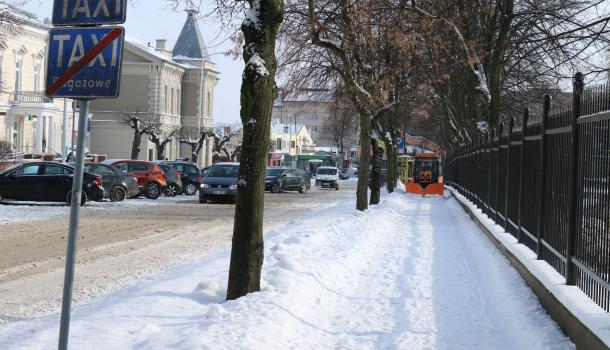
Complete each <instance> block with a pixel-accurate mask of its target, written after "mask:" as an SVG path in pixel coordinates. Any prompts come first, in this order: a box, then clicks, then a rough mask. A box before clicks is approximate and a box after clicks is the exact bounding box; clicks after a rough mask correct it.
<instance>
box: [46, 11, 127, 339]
mask: <svg viewBox="0 0 610 350" xmlns="http://www.w3.org/2000/svg"><path fill="white" fill-rule="evenodd" d="M126 10H127V0H90V1H85V2H83V1H82V0H54V4H53V25H54V26H60V27H62V28H54V29H52V30H51V31H50V33H49V44H48V54H47V70H46V72H47V77H46V92H45V94H46V95H47V96H48V97H52V98H53V97H64V98H71V99H78V101H79V102H80V110H79V119H78V137H77V141H76V154H74V151H73V152H72V155H73V156H74V155H75V165H74V173H73V174H74V175H73V179H72V191H71V195H70V196H71V197H70V198H71V203H70V204H71V207H70V227H69V234H68V247H67V252H66V270H65V275H64V289H63V295H62V304H61V322H60V327H59V343H58V349H59V350H66V349H67V348H68V339H69V334H70V314H71V309H72V291H73V289H74V288H73V287H74V265H75V255H76V243H77V237H78V225H79V221H80V220H79V219H80V206H81V200H82V198H83V169H84V165H85V164H84V163H85V138H86V136H87V132H86V130H88V117H89V102H90V100H91V99H94V98H116V97H118V95H119V86H120V77H121V65H122V56H123V42H124V37H125V30H124V29H123V28H122V27H100V26H99V25H102V24H121V23H124V22H125V12H126ZM69 26H82V27H69ZM64 105H65V100H64ZM64 109H65V106H64ZM64 115H65V110H64ZM64 119H65V117H64ZM65 123H66V122H65V121H64V129H65V128H66V126H65ZM72 123H73V125H74V118H73V121H72ZM73 129H74V127H73ZM64 138H65V136H64ZM72 140H73V141H72V148H73V149H74V131H73V135H72Z"/></svg>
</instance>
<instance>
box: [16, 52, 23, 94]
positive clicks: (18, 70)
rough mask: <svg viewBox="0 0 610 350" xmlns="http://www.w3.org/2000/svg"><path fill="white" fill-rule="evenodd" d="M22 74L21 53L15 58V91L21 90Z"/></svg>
mask: <svg viewBox="0 0 610 350" xmlns="http://www.w3.org/2000/svg"><path fill="white" fill-rule="evenodd" d="M22 75H23V55H18V56H17V59H16V60H15V91H21V78H22Z"/></svg>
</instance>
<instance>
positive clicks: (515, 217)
mask: <svg viewBox="0 0 610 350" xmlns="http://www.w3.org/2000/svg"><path fill="white" fill-rule="evenodd" d="M521 121H522V123H520V124H521V125H519V126H516V125H515V124H516V123H515V119H511V120H510V121H509V122H508V123H506V124H505V125H502V126H500V127H499V128H498V129H496V130H491V131H490V132H489V133H486V134H483V135H481V136H480V137H479V138H478V139H477V140H476V141H474V142H472V143H471V144H468V145H464V146H462V147H461V148H459V149H458V150H456V151H455V152H454V153H453V154H452V155H451V156H449V157H448V158H447V159H448V160H447V162H446V165H445V178H446V179H445V182H446V183H447V184H448V185H450V186H453V187H455V188H456V189H457V190H459V191H460V192H461V193H462V194H464V195H465V196H466V197H467V198H468V199H469V200H471V201H472V202H474V203H475V204H476V205H478V206H479V208H481V209H482V210H483V212H484V213H485V214H487V215H488V216H489V217H490V218H492V219H493V220H494V221H495V222H496V223H497V224H499V225H501V226H503V227H504V228H505V229H506V232H509V233H510V234H512V235H513V236H515V237H516V238H517V240H518V242H519V243H522V244H524V245H526V246H527V247H529V248H530V249H531V250H532V251H534V252H535V253H536V255H537V257H538V259H543V260H545V261H546V262H548V263H549V264H550V265H551V266H552V267H553V268H554V269H555V270H557V271H558V272H559V273H560V274H561V275H563V276H564V277H565V278H566V283H567V284H568V285H576V286H578V287H579V288H580V289H581V290H582V291H583V292H585V293H586V294H587V295H588V296H589V297H590V298H591V299H593V300H594V301H595V302H596V303H597V304H599V305H600V306H601V307H602V308H604V309H605V310H606V311H610V87H609V86H608V85H602V86H595V87H591V88H587V89H585V88H584V85H583V76H582V74H580V73H579V74H576V76H575V77H574V92H573V96H572V101H571V102H569V103H564V104H563V105H556V106H554V105H553V103H552V101H551V98H550V96H545V98H544V102H543V109H542V115H541V116H540V117H539V118H531V120H530V116H529V110H528V109H525V110H524V113H523V118H522V119H521Z"/></svg>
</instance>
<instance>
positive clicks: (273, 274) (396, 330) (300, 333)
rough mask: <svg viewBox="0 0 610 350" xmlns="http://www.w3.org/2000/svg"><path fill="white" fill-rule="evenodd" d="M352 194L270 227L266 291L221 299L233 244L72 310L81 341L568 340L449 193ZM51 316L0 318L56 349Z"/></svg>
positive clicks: (341, 343) (256, 344) (105, 345)
mask: <svg viewBox="0 0 610 350" xmlns="http://www.w3.org/2000/svg"><path fill="white" fill-rule="evenodd" d="M383 198H384V199H383V202H382V203H381V204H380V205H379V206H376V207H375V208H373V209H371V210H369V211H367V212H365V213H358V212H355V211H354V210H353V199H350V201H346V202H343V203H340V204H338V205H336V206H335V207H333V208H331V209H326V210H324V211H321V212H320V213H317V215H309V216H308V217H306V218H304V219H302V220H300V221H299V222H296V223H293V224H291V225H290V226H288V227H284V228H282V229H277V230H276V231H275V232H269V233H268V234H267V236H266V258H265V265H264V272H263V276H264V277H263V278H264V281H263V290H262V291H261V292H260V293H254V294H251V295H248V296H246V297H244V298H241V299H239V300H237V301H231V302H224V293H225V290H224V286H225V285H226V275H227V269H228V258H229V251H228V250H223V251H219V252H217V253H215V254H212V255H209V256H206V257H202V258H200V259H199V260H197V261H195V262H193V263H190V264H188V265H184V266H181V267H179V268H174V269H171V270H168V271H166V272H164V273H162V274H160V275H157V276H155V277H154V278H149V279H146V280H143V281H140V282H139V283H137V284H135V285H133V286H131V287H128V288H125V289H123V290H120V291H117V292H114V293H112V294H109V295H107V296H104V297H101V298H99V299H97V300H95V301H93V302H90V303H88V304H85V305H81V306H78V307H76V308H75V310H74V313H73V324H72V329H71V331H72V336H71V345H72V346H73V348H75V349H81V348H82V349H86V348H96V349H116V348H137V349H165V348H180V349H242V348H243V349H452V350H453V349H477V348H478V349H572V348H574V346H573V345H572V344H571V343H570V342H569V340H568V339H567V338H566V336H565V335H564V334H563V333H562V332H561V331H560V329H559V328H558V327H557V325H556V324H555V323H554V322H553V321H552V320H551V319H550V318H549V316H548V315H547V314H546V313H545V312H544V310H543V309H542V307H541V306H540V304H539V303H538V301H537V299H536V298H535V296H534V295H533V293H532V292H531V291H530V290H529V289H528V288H527V287H526V285H525V283H524V282H523V280H522V279H521V278H520V276H519V274H518V273H517V272H516V271H515V270H514V269H513V268H512V267H511V266H510V264H509V263H508V261H507V260H506V259H505V258H504V257H503V256H502V255H501V254H500V253H499V252H498V251H497V250H496V249H495V247H494V246H493V245H492V244H491V243H490V242H489V241H488V239H487V238H486V237H485V236H484V235H483V234H482V233H481V232H480V230H479V228H478V227H477V226H476V225H475V224H474V223H472V222H471V221H470V219H469V218H468V217H467V216H466V214H465V213H464V212H463V210H462V209H461V208H460V207H459V205H458V204H457V203H456V202H455V201H454V200H453V199H444V198H422V197H418V196H408V195H405V194H404V193H397V194H393V195H385V196H384V197H383ZM57 332H58V316H57V315H52V316H47V317H41V318H35V319H29V320H24V321H20V322H15V323H12V324H10V325H8V326H7V327H4V328H0V348H3V349H7V348H8V349H21V348H27V349H48V348H50V347H51V348H52V347H53V346H55V342H56V339H57Z"/></svg>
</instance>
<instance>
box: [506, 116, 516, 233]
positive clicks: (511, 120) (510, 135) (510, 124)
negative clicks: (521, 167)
mask: <svg viewBox="0 0 610 350" xmlns="http://www.w3.org/2000/svg"><path fill="white" fill-rule="evenodd" d="M514 127H515V118H513V117H510V118H509V121H508V141H507V142H506V144H507V145H508V148H507V149H506V174H504V178H505V179H506V183H505V185H504V193H505V195H504V231H506V232H508V231H509V230H508V203H509V202H508V197H509V196H510V161H511V159H510V143H511V142H512V141H513V128H514Z"/></svg>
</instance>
